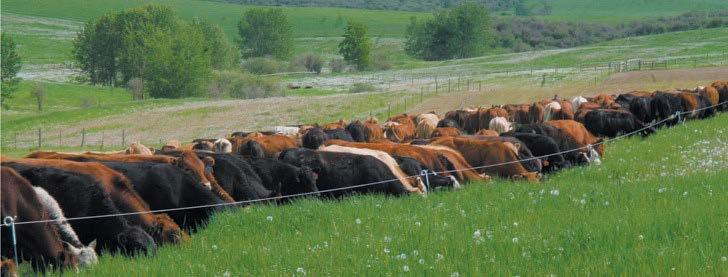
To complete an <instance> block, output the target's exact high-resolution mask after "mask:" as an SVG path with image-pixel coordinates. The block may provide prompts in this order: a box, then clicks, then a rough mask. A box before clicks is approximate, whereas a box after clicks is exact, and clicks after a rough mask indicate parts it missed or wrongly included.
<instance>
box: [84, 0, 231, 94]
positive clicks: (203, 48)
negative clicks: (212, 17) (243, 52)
mask: <svg viewBox="0 0 728 277" xmlns="http://www.w3.org/2000/svg"><path fill="white" fill-rule="evenodd" d="M230 47H231V46H230V45H229V43H227V42H226V40H225V39H224V37H223V36H222V35H220V31H219V29H216V27H215V26H211V25H210V24H208V23H205V22H202V21H196V22H193V23H191V24H190V23H187V22H184V21H181V20H179V19H178V18H177V16H176V14H175V12H174V10H172V8H171V7H168V6H157V5H147V6H144V7H141V8H135V9H129V10H125V11H122V12H119V13H108V14H106V15H104V16H102V17H101V18H99V19H98V20H90V21H89V22H87V23H86V25H85V27H84V29H83V30H82V31H81V32H79V33H78V36H77V37H76V40H75V41H74V54H75V57H76V60H77V61H78V63H79V66H80V67H81V69H82V70H83V71H84V72H85V73H86V74H87V75H88V76H89V79H90V81H91V83H93V84H105V85H125V84H127V82H128V81H129V80H131V79H132V78H139V79H141V80H142V81H143V84H144V89H145V90H146V91H148V93H149V95H150V96H152V97H164V98H179V97H187V96H191V95H195V94H197V93H199V89H200V87H201V86H202V82H203V81H204V80H205V78H206V77H207V76H208V75H209V73H210V67H211V61H216V62H217V64H216V66H229V65H230V64H227V65H226V64H225V61H228V60H229V59H231V57H232V56H234V54H231V51H232V50H230ZM232 59H234V58H232Z"/></svg>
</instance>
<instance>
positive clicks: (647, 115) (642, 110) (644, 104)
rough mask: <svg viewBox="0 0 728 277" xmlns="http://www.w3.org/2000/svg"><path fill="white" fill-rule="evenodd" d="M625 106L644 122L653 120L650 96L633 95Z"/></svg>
mask: <svg viewBox="0 0 728 277" xmlns="http://www.w3.org/2000/svg"><path fill="white" fill-rule="evenodd" d="M620 96H621V95H620ZM620 105H621V104H620ZM623 107H624V106H623ZM627 107H628V111H630V112H631V113H632V114H633V115H634V116H635V117H637V119H639V120H640V121H642V122H644V123H647V122H653V121H654V120H655V118H654V117H653V116H654V112H653V111H652V97H634V98H632V100H631V101H630V102H629V104H628V105H627Z"/></svg>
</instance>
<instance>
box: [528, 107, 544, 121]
mask: <svg viewBox="0 0 728 277" xmlns="http://www.w3.org/2000/svg"><path fill="white" fill-rule="evenodd" d="M544 113H545V111H544V106H543V105H542V104H541V103H538V102H535V103H533V104H531V107H529V108H528V121H529V122H530V123H541V122H543V117H544Z"/></svg>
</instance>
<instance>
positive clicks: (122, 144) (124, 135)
mask: <svg viewBox="0 0 728 277" xmlns="http://www.w3.org/2000/svg"><path fill="white" fill-rule="evenodd" d="M124 145H126V129H121V146H122V147H124Z"/></svg>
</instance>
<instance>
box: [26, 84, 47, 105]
mask: <svg viewBox="0 0 728 277" xmlns="http://www.w3.org/2000/svg"><path fill="white" fill-rule="evenodd" d="M47 94H48V89H47V88H46V86H45V85H44V84H42V83H35V84H33V88H32V89H31V90H30V95H31V96H33V98H34V99H35V102H36V104H37V105H38V111H39V112H42V111H43V106H44V105H45V102H46V97H47V96H46V95H47Z"/></svg>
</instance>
